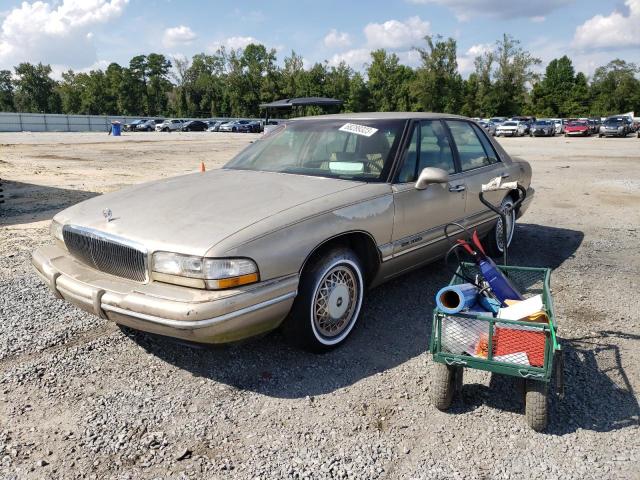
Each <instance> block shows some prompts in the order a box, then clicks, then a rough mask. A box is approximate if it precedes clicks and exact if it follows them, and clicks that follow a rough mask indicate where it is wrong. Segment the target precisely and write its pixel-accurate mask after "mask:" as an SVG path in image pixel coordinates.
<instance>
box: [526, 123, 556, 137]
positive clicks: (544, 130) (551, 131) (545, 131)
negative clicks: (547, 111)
mask: <svg viewBox="0 0 640 480" xmlns="http://www.w3.org/2000/svg"><path fill="white" fill-rule="evenodd" d="M555 134H556V127H555V125H554V124H553V122H551V121H550V120H536V122H535V123H534V124H533V125H531V129H530V131H529V135H531V136H532V137H553V136H554V135H555Z"/></svg>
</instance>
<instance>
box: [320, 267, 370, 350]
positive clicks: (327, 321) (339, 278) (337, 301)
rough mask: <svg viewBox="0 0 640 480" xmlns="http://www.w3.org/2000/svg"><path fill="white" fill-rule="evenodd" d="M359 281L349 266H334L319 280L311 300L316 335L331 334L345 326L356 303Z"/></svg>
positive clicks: (334, 334)
mask: <svg viewBox="0 0 640 480" xmlns="http://www.w3.org/2000/svg"><path fill="white" fill-rule="evenodd" d="M358 289H359V284H358V281H357V279H356V277H355V274H354V273H353V272H352V271H351V269H350V268H347V267H345V266H337V267H334V268H332V269H331V270H329V272H327V274H326V275H325V276H324V277H323V278H322V280H320V283H319V284H318V288H317V290H316V295H315V298H314V300H313V323H314V325H315V327H316V329H317V331H318V333H320V335H322V336H324V337H335V336H337V335H340V334H341V333H342V332H343V331H344V329H345V328H347V327H348V326H349V324H350V323H351V320H352V318H353V315H354V312H355V310H356V306H357V302H358V295H359V292H358Z"/></svg>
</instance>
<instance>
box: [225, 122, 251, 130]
mask: <svg viewBox="0 0 640 480" xmlns="http://www.w3.org/2000/svg"><path fill="white" fill-rule="evenodd" d="M219 131H220V132H234V133H235V132H238V133H250V132H251V126H250V125H249V120H235V121H232V122H227V123H225V124H224V125H220V129H219Z"/></svg>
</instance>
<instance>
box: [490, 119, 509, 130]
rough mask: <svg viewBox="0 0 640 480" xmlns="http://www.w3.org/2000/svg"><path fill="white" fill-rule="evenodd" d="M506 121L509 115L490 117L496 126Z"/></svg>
mask: <svg viewBox="0 0 640 480" xmlns="http://www.w3.org/2000/svg"><path fill="white" fill-rule="evenodd" d="M506 121H507V117H493V118H490V119H489V122H491V123H493V124H494V125H495V126H496V128H497V127H499V126H500V125H502V124H503V123H504V122H506Z"/></svg>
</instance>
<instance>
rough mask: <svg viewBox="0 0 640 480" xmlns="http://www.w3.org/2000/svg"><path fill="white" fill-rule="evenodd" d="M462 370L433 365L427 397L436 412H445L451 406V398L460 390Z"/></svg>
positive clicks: (443, 365) (439, 364)
mask: <svg viewBox="0 0 640 480" xmlns="http://www.w3.org/2000/svg"><path fill="white" fill-rule="evenodd" d="M463 371H464V370H463V368H462V367H453V366H449V365H445V364H444V363H434V364H433V369H432V374H431V380H432V381H431V388H430V389H429V397H430V398H431V403H432V404H433V406H434V407H436V408H437V409H438V410H441V411H443V412H444V411H445V410H447V409H448V408H449V407H450V406H451V401H452V400H453V396H454V394H455V393H456V392H457V391H460V390H461V389H462V380H463Z"/></svg>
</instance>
